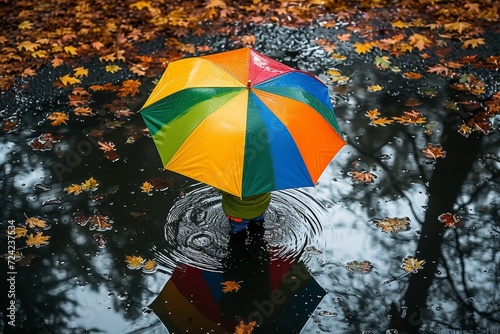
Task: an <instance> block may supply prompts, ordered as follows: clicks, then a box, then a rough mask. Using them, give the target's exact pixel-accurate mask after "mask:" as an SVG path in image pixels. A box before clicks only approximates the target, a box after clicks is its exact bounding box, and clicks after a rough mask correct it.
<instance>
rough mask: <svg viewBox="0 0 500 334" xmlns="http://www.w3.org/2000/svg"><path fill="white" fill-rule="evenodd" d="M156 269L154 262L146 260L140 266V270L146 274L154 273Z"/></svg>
mask: <svg viewBox="0 0 500 334" xmlns="http://www.w3.org/2000/svg"><path fill="white" fill-rule="evenodd" d="M156 267H158V263H156V261H155V260H147V261H146V262H144V264H143V265H142V270H143V271H145V272H147V273H151V272H154V271H155V270H156Z"/></svg>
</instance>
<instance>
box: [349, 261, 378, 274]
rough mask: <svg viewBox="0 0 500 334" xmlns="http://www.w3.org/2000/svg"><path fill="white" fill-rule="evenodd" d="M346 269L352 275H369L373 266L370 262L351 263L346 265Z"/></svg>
mask: <svg viewBox="0 0 500 334" xmlns="http://www.w3.org/2000/svg"><path fill="white" fill-rule="evenodd" d="M345 268H346V269H347V271H349V272H350V273H361V274H368V273H370V272H371V271H372V269H373V266H372V264H371V263H370V261H366V260H363V261H349V262H347V263H346V264H345Z"/></svg>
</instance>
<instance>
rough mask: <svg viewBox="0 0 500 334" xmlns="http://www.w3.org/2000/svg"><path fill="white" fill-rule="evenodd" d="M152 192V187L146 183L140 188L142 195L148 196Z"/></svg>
mask: <svg viewBox="0 0 500 334" xmlns="http://www.w3.org/2000/svg"><path fill="white" fill-rule="evenodd" d="M152 190H153V185H152V184H151V183H149V182H147V181H145V182H144V183H143V184H142V186H141V191H142V192H143V193H147V194H149V193H150V192H151V191H152Z"/></svg>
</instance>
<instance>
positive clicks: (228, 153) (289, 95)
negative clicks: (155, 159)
mask: <svg viewBox="0 0 500 334" xmlns="http://www.w3.org/2000/svg"><path fill="white" fill-rule="evenodd" d="M141 115H142V116H143V118H144V121H145V123H146V125H147V127H148V129H149V131H150V133H151V135H152V137H153V140H154V142H155V144H156V147H157V149H158V152H159V154H160V157H161V159H162V162H163V165H164V166H165V168H166V169H168V170H171V171H174V172H177V173H180V174H183V175H185V176H187V177H190V178H193V179H195V180H198V181H200V182H203V183H205V184H208V185H211V186H214V187H216V188H219V189H221V190H224V191H226V192H228V193H231V194H234V195H237V196H243V197H244V196H250V195H254V194H260V193H265V192H269V191H273V190H281V189H289V188H298V187H305V186H314V184H315V183H316V181H317V180H318V178H319V177H320V175H321V174H322V172H323V170H324V169H325V167H326V166H328V164H329V163H330V161H331V160H332V159H333V157H334V156H335V155H336V154H337V152H338V151H339V150H340V149H341V148H342V147H343V146H344V145H345V142H344V140H343V138H342V137H341V135H340V128H339V126H338V124H337V120H336V118H335V114H334V112H333V107H332V103H331V101H330V96H329V93H328V88H327V87H326V86H325V85H324V84H323V83H322V82H321V81H320V80H318V79H317V78H316V77H314V76H313V75H310V74H308V73H306V72H303V71H299V70H296V69H293V68H291V67H288V66H286V65H284V64H281V63H279V62H277V61H275V60H272V59H270V58H268V57H266V56H264V55H262V54H260V53H258V52H256V51H255V50H253V49H251V48H242V49H238V50H233V51H227V52H221V53H217V54H212V55H206V56H201V57H192V58H186V59H181V60H178V61H174V62H172V63H170V64H169V65H168V68H167V70H166V71H165V73H164V74H163V76H162V78H161V79H160V81H159V82H158V84H157V86H156V87H155V88H154V90H153V92H152V93H151V95H150V96H149V98H148V100H147V101H146V103H145V104H144V106H143V107H142V109H141Z"/></svg>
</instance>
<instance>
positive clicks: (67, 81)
mask: <svg viewBox="0 0 500 334" xmlns="http://www.w3.org/2000/svg"><path fill="white" fill-rule="evenodd" d="M59 80H61V82H62V83H63V84H64V86H68V85H74V84H77V83H80V82H81V81H80V79H77V78H73V77H72V76H70V75H69V74H66V75H65V76H63V77H60V78H59Z"/></svg>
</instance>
